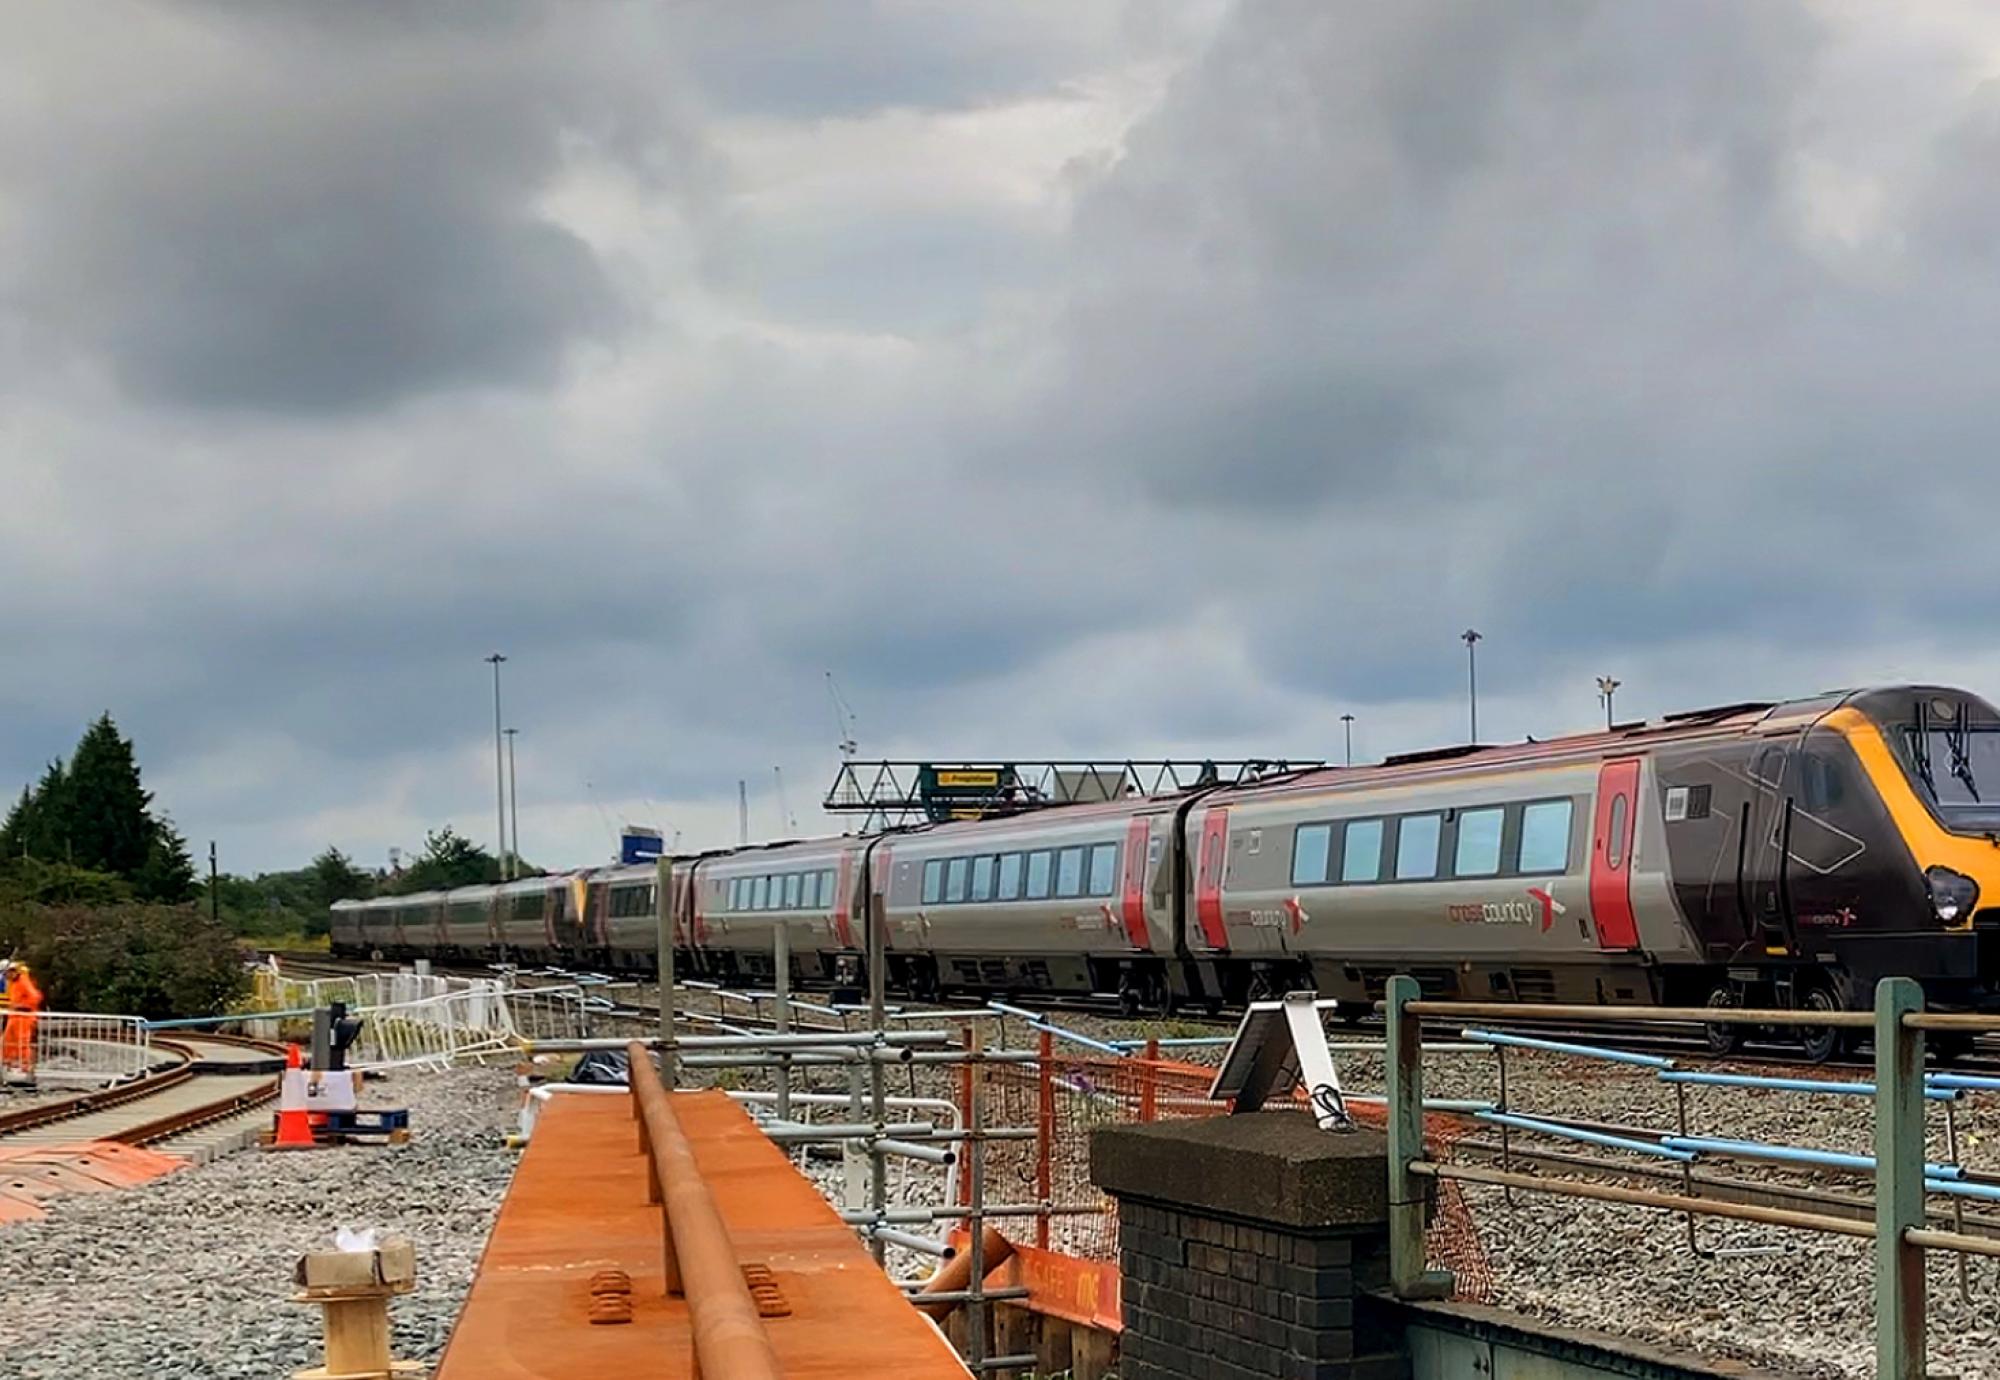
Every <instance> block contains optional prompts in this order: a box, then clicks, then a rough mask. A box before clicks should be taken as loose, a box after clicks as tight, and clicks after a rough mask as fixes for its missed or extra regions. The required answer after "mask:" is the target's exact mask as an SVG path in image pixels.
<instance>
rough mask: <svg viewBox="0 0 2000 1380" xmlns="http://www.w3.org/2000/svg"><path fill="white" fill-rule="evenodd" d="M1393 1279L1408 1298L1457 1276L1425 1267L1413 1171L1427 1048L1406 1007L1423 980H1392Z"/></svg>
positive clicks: (1420, 1136) (1419, 1149) (1420, 1138)
mask: <svg viewBox="0 0 2000 1380" xmlns="http://www.w3.org/2000/svg"><path fill="white" fill-rule="evenodd" d="M1386 995H1387V997H1388V1008H1389V1010H1388V1036H1389V1047H1388V1049H1387V1050H1386V1051H1385V1053H1386V1055H1387V1059H1386V1064H1387V1068H1386V1073H1387V1083H1388V1086H1387V1089H1386V1091H1387V1093H1388V1099H1389V1282H1390V1287H1392V1288H1393V1289H1394V1290H1395V1291H1396V1293H1397V1295H1398V1296H1399V1297H1402V1298H1442V1297H1444V1296H1446V1295H1448V1294H1449V1293H1450V1292H1451V1284H1452V1279H1451V1276H1450V1275H1449V1274H1448V1273H1446V1272H1444V1271H1442V1270H1435V1271H1434V1270H1426V1269H1425V1268H1424V1263H1425V1262H1424V1209H1425V1192H1424V1185H1423V1184H1422V1183H1421V1182H1419V1180H1418V1177H1417V1176H1416V1175H1415V1174H1412V1173H1411V1172H1410V1165H1411V1163H1412V1162H1413V1161H1416V1160H1420V1159H1422V1158H1423V1157H1424V1064H1423V1058H1424V1049H1423V1033H1422V1031H1421V1030H1420V1028H1419V1026H1420V1023H1419V1021H1418V1020H1417V1018H1416V1017H1415V1016H1413V1015H1410V1014H1409V1013H1408V1012H1407V1011H1405V1010H1404V1009H1403V1008H1404V1007H1406V1006H1408V1005H1409V1004H1410V1003H1411V1002H1413V1001H1415V1000H1417V997H1418V995H1419V988H1418V987H1417V980H1416V979H1415V978H1413V977H1410V976H1409V975H1408V974H1405V973H1398V974H1397V975H1396V976H1394V977H1392V978H1390V979H1389V985H1388V991H1387V993H1386Z"/></svg>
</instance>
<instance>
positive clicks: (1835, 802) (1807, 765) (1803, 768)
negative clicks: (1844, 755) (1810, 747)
mask: <svg viewBox="0 0 2000 1380" xmlns="http://www.w3.org/2000/svg"><path fill="white" fill-rule="evenodd" d="M1799 765H1800V775H1801V776H1803V777H1804V778H1805V779H1804V783H1803V790H1802V791H1801V795H1802V796H1803V797H1804V799H1803V800H1802V801H1801V802H1800V803H1801V804H1803V805H1804V806H1805V807H1806V808H1807V809H1808V810H1835V809H1838V808H1840V803H1841V799H1842V797H1843V796H1844V795H1845V794H1846V791H1845V790H1844V788H1843V787H1842V784H1841V772H1840V763H1838V762H1836V761H1835V760H1833V759H1832V758H1831V757H1826V756H1823V755H1821V754H1820V753H1817V752H1808V753H1807V754H1806V755H1805V756H1804V757H1802V758H1801V759H1800V762H1799Z"/></svg>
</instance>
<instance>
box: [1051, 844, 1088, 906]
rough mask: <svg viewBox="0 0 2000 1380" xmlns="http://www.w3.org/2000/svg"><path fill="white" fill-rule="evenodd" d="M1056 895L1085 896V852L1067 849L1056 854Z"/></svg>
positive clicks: (1078, 849) (1079, 849)
mask: <svg viewBox="0 0 2000 1380" xmlns="http://www.w3.org/2000/svg"><path fill="white" fill-rule="evenodd" d="M1056 895H1058V896H1081V895H1083V850H1082V849H1081V848H1065V849H1063V850H1062V851H1061V852H1059V853H1057V854H1056Z"/></svg>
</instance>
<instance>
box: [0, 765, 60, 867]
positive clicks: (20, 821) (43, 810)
mask: <svg viewBox="0 0 2000 1380" xmlns="http://www.w3.org/2000/svg"><path fill="white" fill-rule="evenodd" d="M70 817H71V809H70V790H69V775H68V773H67V772H65V771H64V770H63V764H62V762H61V761H60V760H58V761H54V762H51V763H49V765H48V767H47V768H46V769H45V770H44V771H43V772H42V779H41V780H40V781H38V782H37V783H35V786H34V787H33V789H29V788H27V787H23V788H22V790H21V798H20V799H19V800H18V801H16V802H15V804H14V808H13V809H12V810H10V811H8V813H7V821H6V823H5V824H0V864H5V863H9V862H14V861H17V860H19V859H21V858H41V859H43V860H44V861H61V862H69V861H71V859H70V856H69V853H70V837H69V836H70Z"/></svg>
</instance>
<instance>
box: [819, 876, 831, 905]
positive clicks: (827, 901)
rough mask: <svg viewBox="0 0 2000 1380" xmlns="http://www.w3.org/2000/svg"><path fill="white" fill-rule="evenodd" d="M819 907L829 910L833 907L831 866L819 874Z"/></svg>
mask: <svg viewBox="0 0 2000 1380" xmlns="http://www.w3.org/2000/svg"><path fill="white" fill-rule="evenodd" d="M819 908H820V909H821V910H831V909H832V908H833V871H832V869H831V868H829V869H828V870H827V871H825V872H822V873H820V874H819Z"/></svg>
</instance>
